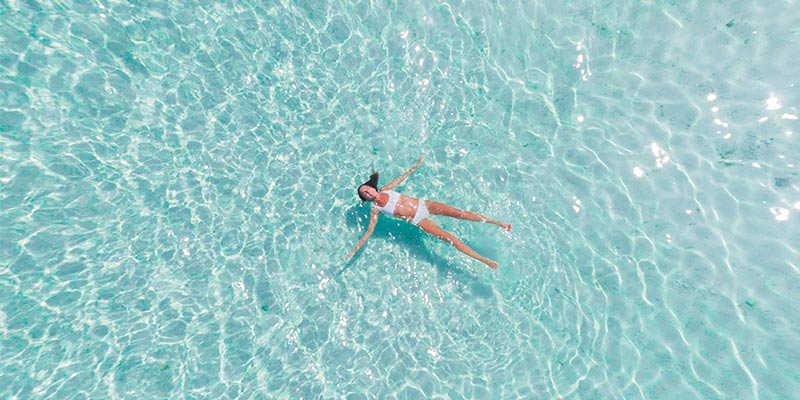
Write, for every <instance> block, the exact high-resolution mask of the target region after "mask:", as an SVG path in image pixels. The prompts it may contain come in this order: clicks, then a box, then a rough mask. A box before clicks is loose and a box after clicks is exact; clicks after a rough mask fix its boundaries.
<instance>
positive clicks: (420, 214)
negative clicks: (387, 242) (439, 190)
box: [373, 190, 431, 225]
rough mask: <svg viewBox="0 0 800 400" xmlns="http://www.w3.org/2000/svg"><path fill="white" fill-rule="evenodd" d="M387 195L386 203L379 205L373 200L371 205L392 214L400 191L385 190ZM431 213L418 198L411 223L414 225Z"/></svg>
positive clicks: (423, 201)
mask: <svg viewBox="0 0 800 400" xmlns="http://www.w3.org/2000/svg"><path fill="white" fill-rule="evenodd" d="M381 193H386V194H388V195H389V201H387V202H386V205H385V206H383V207H381V206H379V205H378V203H375V202H373V207H375V208H376V209H377V210H378V211H380V212H382V213H384V214H386V215H390V216H394V209H395V208H396V207H397V201H398V200H400V193H397V192H395V191H394V190H387V191H385V192H381ZM430 215H431V214H430V213H429V212H428V207H426V206H425V200H422V199H419V203H418V204H417V212H416V213H415V214H414V219H413V220H411V223H412V224H414V225H419V223H420V222H422V220H423V219H425V218H428V217H429V216H430Z"/></svg>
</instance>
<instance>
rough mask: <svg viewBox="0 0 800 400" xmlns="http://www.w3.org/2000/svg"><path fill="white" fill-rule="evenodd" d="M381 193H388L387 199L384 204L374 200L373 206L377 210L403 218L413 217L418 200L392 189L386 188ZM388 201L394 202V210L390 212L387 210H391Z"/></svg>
mask: <svg viewBox="0 0 800 400" xmlns="http://www.w3.org/2000/svg"><path fill="white" fill-rule="evenodd" d="M381 193H386V194H388V195H389V199H388V201H387V202H386V204H385V205H384V206H379V205H378V204H377V202H376V203H375V208H377V209H378V210H379V211H381V212H383V213H384V214H386V215H391V216H394V217H397V218H404V219H409V220H410V219H413V218H414V214H415V213H416V212H417V205H418V204H419V200H417V199H416V198H414V197H410V196H406V195H404V194H400V193H397V192H395V191H393V190H387V191H385V192H381ZM390 203H394V212H393V213H391V214H390V213H389V212H387V211H391V204H390ZM386 209H389V210H386Z"/></svg>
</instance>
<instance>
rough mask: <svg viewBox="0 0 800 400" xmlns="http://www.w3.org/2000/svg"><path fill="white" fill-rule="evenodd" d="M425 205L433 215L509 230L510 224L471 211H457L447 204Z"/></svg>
mask: <svg viewBox="0 0 800 400" xmlns="http://www.w3.org/2000/svg"><path fill="white" fill-rule="evenodd" d="M425 205H426V206H428V212H430V213H431V214H433V215H444V216H446V217H451V218H458V219H465V220H467V221H477V222H488V223H490V224H495V225H497V226H499V227H501V228H505V229H508V230H511V224H506V223H504V222H500V221H498V220H495V219H491V218H489V217H487V216H485V215H481V214H478V213H475V212H472V211H464V210H459V209H457V208H455V207H451V206H448V205H447V204H444V203H439V202H438V201H426V202H425Z"/></svg>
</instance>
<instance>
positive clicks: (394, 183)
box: [381, 155, 425, 192]
mask: <svg viewBox="0 0 800 400" xmlns="http://www.w3.org/2000/svg"><path fill="white" fill-rule="evenodd" d="M423 160H425V156H424V155H423V156H420V157H419V160H417V163H416V164H414V166H413V167H411V168H409V169H408V171H406V172H404V173H403V175H400V177H399V178H397V179H395V180H393V181H391V182H389V183H387V184H386V185H383V186H382V187H381V192H382V191H384V190H391V189H394V188H395V187H397V185H399V184H401V183H403V181H404V180H406V178H408V176H409V175H411V173H412V172H414V170H416V169H417V168H419V166H420V164H422V161H423Z"/></svg>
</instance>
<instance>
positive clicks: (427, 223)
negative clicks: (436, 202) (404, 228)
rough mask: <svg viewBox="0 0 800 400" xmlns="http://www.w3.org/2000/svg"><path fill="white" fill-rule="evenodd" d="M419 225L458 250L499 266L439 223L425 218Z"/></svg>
mask: <svg viewBox="0 0 800 400" xmlns="http://www.w3.org/2000/svg"><path fill="white" fill-rule="evenodd" d="M419 227H420V228H422V230H423V231H425V232H428V233H430V234H431V235H433V236H436V237H437V238H439V239H442V240H444V241H445V242H448V243H450V244H452V245H453V246H455V248H456V249H458V251H460V252H462V253H464V254H466V255H468V256H470V257H472V258H474V259H476V260H478V261H480V262H482V263H484V264H486V265H488V266H489V267H491V268H492V269H495V268H497V263H496V262H495V261H492V260H490V259H488V258H486V257H483V256H481V255H480V254H478V253H476V252H475V250H472V249H471V248H470V247H469V246H467V245H466V244H464V242H462V241H461V240H459V239H458V238H457V237H455V236H453V234H452V233H450V232H448V231H446V230H444V229H442V228H441V227H440V226H439V225H436V223H435V222H433V221H431V220H430V219H429V218H426V219H423V220H422V222H420V223H419Z"/></svg>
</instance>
